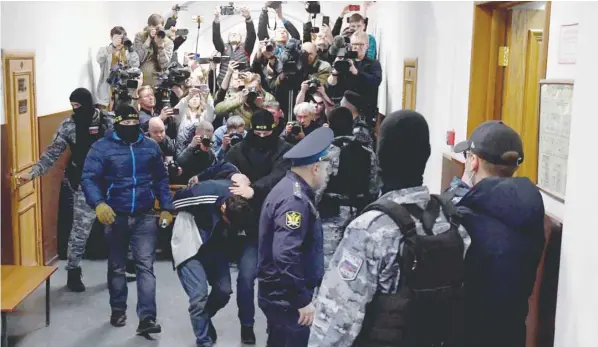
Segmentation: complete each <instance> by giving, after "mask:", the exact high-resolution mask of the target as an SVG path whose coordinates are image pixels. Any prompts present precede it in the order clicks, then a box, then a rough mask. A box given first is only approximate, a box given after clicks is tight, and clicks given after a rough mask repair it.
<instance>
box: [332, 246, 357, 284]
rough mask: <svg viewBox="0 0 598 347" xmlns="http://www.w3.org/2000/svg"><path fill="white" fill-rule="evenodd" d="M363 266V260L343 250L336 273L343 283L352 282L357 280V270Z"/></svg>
mask: <svg viewBox="0 0 598 347" xmlns="http://www.w3.org/2000/svg"><path fill="white" fill-rule="evenodd" d="M362 265H363V258H361V257H358V256H356V255H354V254H352V253H351V252H349V251H346V250H343V257H342V258H341V260H340V261H339V263H338V273H339V275H340V276H341V278H342V279H343V280H345V281H353V280H354V279H355V278H357V274H359V270H360V269H361V266H362Z"/></svg>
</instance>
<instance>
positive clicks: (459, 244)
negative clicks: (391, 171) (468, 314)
mask: <svg viewBox="0 0 598 347" xmlns="http://www.w3.org/2000/svg"><path fill="white" fill-rule="evenodd" d="M441 207H442V211H443V213H444V215H445V217H446V219H447V220H448V221H449V222H450V225H451V226H450V229H449V230H448V231H446V232H444V233H442V234H438V235H434V234H433V232H432V230H433V227H434V223H435V221H436V219H437V218H438V216H439V214H440V208H441ZM371 210H378V211H382V212H384V213H385V214H386V215H388V216H389V217H390V218H391V219H392V220H393V221H394V222H395V223H396V224H397V225H398V227H399V229H400V231H401V233H402V234H403V242H402V246H403V249H402V253H401V255H400V257H399V258H398V259H399V265H400V271H401V272H400V279H399V290H398V292H397V293H395V294H381V293H378V294H376V295H375V296H374V298H373V300H372V302H371V303H369V304H368V306H367V308H366V315H365V318H364V323H363V326H362V329H361V333H360V334H359V336H358V338H357V340H356V342H355V345H354V346H359V347H361V346H367V347H389V346H401V347H441V346H442V347H453V346H455V347H460V346H462V344H463V323H464V317H463V315H464V310H463V280H464V271H465V270H464V260H463V254H464V243H463V239H462V238H461V235H460V234H459V226H460V216H459V213H458V212H457V210H456V208H455V207H454V205H452V203H451V202H450V201H448V200H446V199H444V198H442V197H440V196H438V195H431V198H430V201H429V202H428V204H427V206H426V208H425V210H422V209H421V208H420V207H419V206H417V205H416V204H403V205H400V204H397V203H395V202H393V201H390V200H387V199H378V200H377V201H375V202H374V203H372V204H370V205H368V206H367V207H366V208H365V210H364V212H366V211H371ZM411 216H413V217H415V218H417V219H418V220H420V221H421V222H422V226H423V229H424V231H425V234H426V235H418V234H417V233H416V224H415V222H414V220H413V219H412V217H411Z"/></svg>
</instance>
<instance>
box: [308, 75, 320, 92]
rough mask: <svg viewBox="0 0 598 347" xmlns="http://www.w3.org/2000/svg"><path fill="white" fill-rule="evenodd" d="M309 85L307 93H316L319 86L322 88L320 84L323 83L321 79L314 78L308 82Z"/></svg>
mask: <svg viewBox="0 0 598 347" xmlns="http://www.w3.org/2000/svg"><path fill="white" fill-rule="evenodd" d="M307 85H308V89H307V93H308V94H315V93H316V92H317V91H318V88H320V86H321V85H322V84H321V83H320V80H319V79H317V78H312V79H310V80H309V81H308V82H307Z"/></svg>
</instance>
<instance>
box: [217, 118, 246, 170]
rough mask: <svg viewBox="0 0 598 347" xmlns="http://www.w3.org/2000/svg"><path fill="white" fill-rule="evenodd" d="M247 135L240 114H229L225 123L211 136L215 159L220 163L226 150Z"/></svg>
mask: <svg viewBox="0 0 598 347" xmlns="http://www.w3.org/2000/svg"><path fill="white" fill-rule="evenodd" d="M245 135H247V130H245V121H244V120H243V118H241V117H240V116H231V117H229V118H228V120H227V121H226V124H225V125H223V126H221V127H219V128H218V129H216V131H214V137H212V150H213V151H214V154H215V155H216V160H217V161H218V162H219V163H220V162H222V161H223V160H224V157H225V156H226V153H228V150H229V149H230V148H231V147H233V146H234V145H236V144H237V143H239V142H241V141H243V139H244V138H245Z"/></svg>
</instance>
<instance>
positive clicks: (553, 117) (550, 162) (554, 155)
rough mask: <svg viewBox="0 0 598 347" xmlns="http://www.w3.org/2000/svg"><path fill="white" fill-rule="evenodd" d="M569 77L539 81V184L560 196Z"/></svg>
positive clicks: (563, 183)
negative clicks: (566, 79)
mask: <svg viewBox="0 0 598 347" xmlns="http://www.w3.org/2000/svg"><path fill="white" fill-rule="evenodd" d="M572 98H573V82H572V81H550V80H543V81H540V126H539V136H538V137H539V144H538V186H539V187H540V188H541V189H543V190H545V191H546V192H548V193H550V194H551V195H553V196H555V197H556V198H558V199H560V200H564V199H565V193H566V190H567V162H568V159H569V134H570V129H571V106H572V104H571V100H572Z"/></svg>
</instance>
